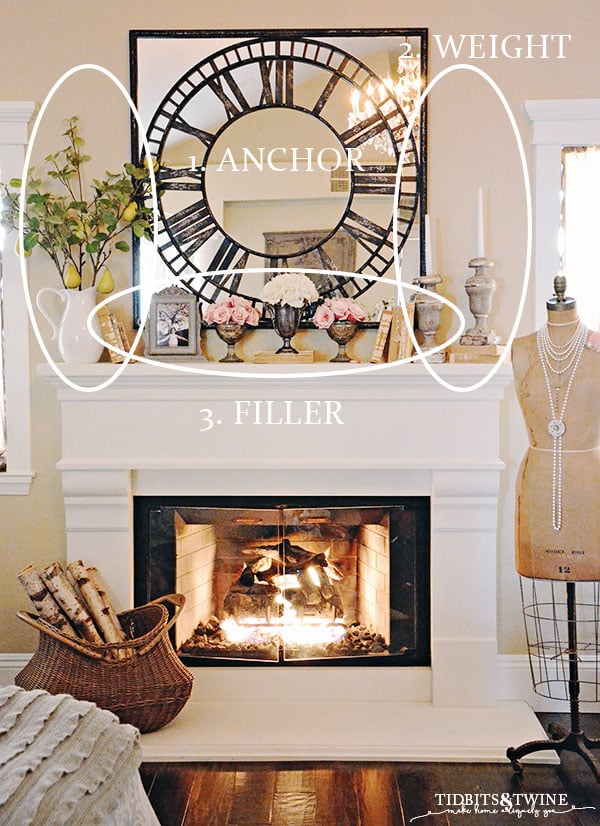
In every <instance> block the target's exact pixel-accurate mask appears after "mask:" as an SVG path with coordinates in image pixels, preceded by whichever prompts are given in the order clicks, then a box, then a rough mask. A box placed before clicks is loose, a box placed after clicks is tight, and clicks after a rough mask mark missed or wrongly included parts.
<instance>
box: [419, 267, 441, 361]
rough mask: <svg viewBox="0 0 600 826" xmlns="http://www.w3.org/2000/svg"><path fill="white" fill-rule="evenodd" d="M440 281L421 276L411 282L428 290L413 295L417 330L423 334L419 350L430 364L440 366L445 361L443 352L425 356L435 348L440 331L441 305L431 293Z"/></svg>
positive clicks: (439, 279) (432, 276) (438, 278)
mask: <svg viewBox="0 0 600 826" xmlns="http://www.w3.org/2000/svg"><path fill="white" fill-rule="evenodd" d="M441 281H442V279H441V278H440V276H439V275H423V276H421V277H420V278H415V280H414V281H413V284H416V285H417V286H419V287H422V288H423V289H426V290H428V292H426V293H422V292H417V293H415V314H416V317H417V329H418V330H419V332H420V333H422V334H423V344H422V346H421V350H422V351H423V355H424V356H425V358H426V359H427V361H428V362H430V363H431V364H442V363H443V362H444V361H445V359H446V356H445V354H444V352H443V351H440V352H439V353H433V354H431V355H427V353H428V351H429V350H433V349H434V348H435V347H436V346H437V342H436V336H437V333H438V330H439V329H440V321H441V315H442V307H443V304H442V302H441V301H440V300H439V299H438V298H436V297H435V295H433V293H435V292H436V287H437V285H438V284H440V283H441Z"/></svg>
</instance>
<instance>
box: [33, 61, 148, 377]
mask: <svg viewBox="0 0 600 826" xmlns="http://www.w3.org/2000/svg"><path fill="white" fill-rule="evenodd" d="M87 69H91V70H93V71H97V72H100V73H101V74H103V75H105V76H106V77H108V78H109V79H110V80H112V82H113V83H114V85H115V86H116V87H117V88H118V89H119V91H120V92H121V94H122V95H123V97H124V98H125V100H126V101H127V104H128V106H129V108H130V110H131V112H132V113H133V115H134V117H135V119H136V122H137V125H138V128H139V130H140V135H141V137H142V144H143V147H144V151H145V152H146V157H147V158H151V153H150V147H149V145H148V140H147V137H146V130H145V129H144V125H143V123H142V120H141V118H140V115H139V112H138V111H137V109H136V106H135V104H134V102H133V100H132V99H131V97H130V95H129V92H128V91H127V89H126V88H125V87H124V86H123V84H122V83H121V81H120V80H119V79H118V78H117V77H115V75H114V74H113V73H112V72H111V71H110V70H109V69H106V68H104V66H99V65H97V64H96V63H81V64H79V65H78V66H73V67H72V68H71V69H69V70H68V71H66V72H65V73H64V74H62V75H61V76H60V77H59V78H58V80H57V81H56V83H55V84H54V85H53V86H52V88H51V89H50V91H49V92H48V94H47V95H46V97H45V98H44V102H43V103H42V105H41V107H40V111H39V112H38V115H37V117H36V119H35V123H34V124H33V128H32V130H31V136H30V138H29V142H28V145H27V151H26V152H25V160H24V161H23V173H22V176H21V189H20V191H19V230H18V231H19V258H20V263H21V280H22V283H23V292H24V294H25V303H26V305H27V312H28V313H29V320H30V321H31V326H32V327H33V332H34V333H35V337H36V339H37V342H38V344H39V346H40V349H41V351H42V353H43V354H44V357H45V359H46V361H47V362H48V364H49V365H50V367H51V368H52V370H53V371H54V373H55V374H56V375H57V376H58V377H59V378H60V379H61V380H62V381H63V382H64V383H65V384H66V385H67V386H68V387H70V388H71V389H72V390H79V391H81V392H82V393H95V392H96V391H98V390H103V389H104V388H106V387H109V385H111V384H112V383H113V382H114V381H116V379H117V378H118V377H119V376H120V375H121V373H122V372H123V371H124V370H125V368H126V367H127V365H128V364H129V362H130V361H131V358H132V354H133V352H134V351H135V348H136V347H137V346H138V343H139V341H140V338H141V336H142V334H143V331H144V323H145V321H146V316H147V312H146V316H145V317H144V320H143V323H142V324H140V327H139V329H138V331H137V333H136V335H135V338H134V340H133V342H132V344H131V347H130V349H129V352H128V353H123V355H124V356H125V360H124V361H123V362H122V364H120V365H119V366H118V368H117V369H116V370H115V371H114V373H113V374H112V375H111V376H109V378H107V379H106V380H105V381H103V382H101V383H100V384H97V385H94V386H92V387H89V386H85V385H84V386H82V385H79V384H77V383H76V382H73V381H71V379H69V378H68V377H67V376H65V374H64V373H63V372H62V370H60V368H59V367H58V365H57V364H56V362H55V361H54V359H53V358H52V356H51V355H50V353H49V352H48V349H47V347H46V345H45V343H44V340H43V338H42V335H41V333H40V329H39V326H38V323H37V320H36V318H35V314H34V312H33V306H32V303H31V297H30V295H29V288H28V285H27V264H26V259H25V255H24V249H25V247H24V243H23V224H24V213H23V210H24V207H25V202H26V198H27V173H28V170H29V164H30V161H31V153H32V151H33V146H34V144H35V139H36V136H37V132H38V129H39V126H40V123H41V121H42V118H43V116H44V113H45V111H46V109H47V108H48V106H49V104H50V101H51V100H52V98H53V97H54V95H55V94H56V92H57V91H58V89H59V88H60V87H61V86H62V84H63V83H64V82H65V80H67V79H68V78H69V77H71V75H74V74H76V73H77V72H80V71H83V70H87ZM148 174H149V177H150V187H151V195H152V209H153V224H152V230H153V234H154V237H155V238H156V237H157V234H158V201H157V197H156V191H157V190H156V178H155V175H154V169H153V165H152V163H151V162H150V161H149V162H148ZM155 272H156V259H155V260H154V262H153V270H152V274H153V279H154V278H155ZM121 294H122V293H119V294H118V295H121ZM115 297H116V296H115ZM96 313H97V308H96V307H95V308H94V309H93V310H92V311H91V312H90V314H89V315H88V317H87V328H88V331H90V332H91V333H92V335H93V336H94V338H96V340H98V337H97V336H96V335H95V333H94V332H93V331H92V329H91V323H92V319H93V318H94V316H95V315H96ZM100 341H101V342H102V343H103V344H104V345H105V346H106V342H105V341H104V340H103V339H100Z"/></svg>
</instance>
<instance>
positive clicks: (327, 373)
mask: <svg viewBox="0 0 600 826" xmlns="http://www.w3.org/2000/svg"><path fill="white" fill-rule="evenodd" d="M224 272H227V273H228V274H231V275H235V274H236V273H242V274H244V273H261V274H262V273H265V272H273V273H281V272H299V273H314V274H318V275H322V274H323V273H324V272H326V273H327V274H328V275H340V276H350V277H352V278H353V277H356V273H351V272H345V271H343V270H315V269H310V268H305V267H304V268H298V267H285V268H275V267H249V268H246V269H243V270H235V269H234V270H214V271H210V272H206V273H203V275H206V276H211V275H223V273H224ZM361 277H362V278H367V279H369V280H373V281H381V282H383V283H386V284H392V285H393V286H395V287H398V285H399V284H400V285H402V286H403V287H406V288H407V289H410V290H412V291H413V292H420V293H425V294H428V293H429V291H428V290H426V289H425V288H424V287H419V286H417V285H416V284H405V283H403V282H398V280H397V279H395V278H384V277H383V276H380V275H369V276H366V275H364V274H363V275H362V276H361ZM169 283H172V282H169ZM140 289H141V285H139V284H135V285H134V286H133V287H127V288H126V289H125V290H121V291H120V292H118V293H112V294H111V295H109V296H107V297H106V298H105V299H103V300H102V301H101V302H100V303H99V304H97V305H96V306H95V307H94V309H93V310H92V311H91V312H90V315H89V316H88V321H89V320H90V319H92V318H93V317H94V315H96V314H97V313H98V312H99V310H101V309H102V307H107V306H109V305H110V303H111V302H112V301H116V300H117V299H118V298H121V296H124V295H129V294H131V293H133V292H135V291H136V290H140ZM436 298H438V299H439V300H440V301H441V302H442V303H443V304H446V305H447V306H448V307H449V308H450V309H451V310H453V311H455V312H456V313H457V315H458V316H459V318H460V319H462V326H460V329H459V330H458V332H457V333H454V335H453V336H452V337H451V338H449V339H448V340H447V341H444V342H443V343H442V344H439V345H438V346H437V347H435V348H434V349H432V350H428V351H427V352H428V354H432V353H437V352H439V351H441V350H443V349H444V348H445V347H448V346H449V345H450V344H452V343H453V342H454V341H456V339H457V338H458V336H459V335H460V334H461V333H462V330H463V329H464V317H463V315H462V313H461V311H460V310H459V309H458V307H456V306H455V305H454V304H453V303H452V302H451V301H450V300H449V299H448V298H446V297H445V296H442V295H438V294H437V293H436ZM88 329H89V331H90V333H91V335H92V336H93V338H95V339H96V341H98V342H100V343H101V344H104V346H105V347H107V348H108V349H109V350H111V351H112V352H113V353H118V354H119V355H122V356H124V355H126V353H125V351H124V350H121V349H120V348H118V347H115V346H114V345H112V344H109V343H108V342H106V341H104V339H103V338H101V337H100V336H99V335H98V334H97V333H96V332H95V331H94V330H93V329H92V328H91V326H89V325H88ZM315 329H317V328H316V327H315ZM421 358H422V356H421V355H420V354H419V353H415V354H414V355H412V356H408V357H407V358H404V359H397V360H395V361H388V362H383V363H381V364H371V363H368V364H365V363H364V362H363V363H361V364H358V365H357V366H356V367H344V368H342V369H340V368H338V369H333V370H331V369H330V370H318V371H316V370H315V371H311V372H309V371H303V372H294V373H286V372H268V373H266V372H265V373H262V372H251V371H247V370H244V371H237V370H230V369H226V368H203V367H198V366H191V365H190V366H186V365H182V364H175V363H173V364H171V363H169V362H166V361H161V362H158V361H155V360H154V359H151V358H146V357H145V356H135V360H136V361H139V362H141V363H143V364H150V365H155V366H159V367H164V368H165V369H167V370H178V371H180V372H182V373H198V374H204V375H208V376H225V377H228V376H231V377H232V378H242V379H282V378H285V379H301V378H311V379H318V378H320V377H321V376H323V377H325V378H327V377H332V376H341V375H346V374H354V373H360V372H372V371H375V370H383V369H385V368H387V367H392V366H394V365H399V364H409V363H411V362H413V361H415V360H416V359H421ZM315 363H316V364H326V363H327V362H315Z"/></svg>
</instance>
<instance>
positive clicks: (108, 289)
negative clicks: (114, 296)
mask: <svg viewBox="0 0 600 826" xmlns="http://www.w3.org/2000/svg"><path fill="white" fill-rule="evenodd" d="M114 288H115V282H114V279H113V277H112V273H111V271H110V270H109V269H108V267H105V268H104V272H103V273H102V278H101V279H100V281H99V282H98V287H97V290H98V292H99V293H104V294H105V295H106V294H108V293H112V291H113V290H114Z"/></svg>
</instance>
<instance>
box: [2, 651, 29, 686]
mask: <svg viewBox="0 0 600 826" xmlns="http://www.w3.org/2000/svg"><path fill="white" fill-rule="evenodd" d="M30 657H31V654H0V685H11V683H14V681H15V677H16V676H17V674H18V673H19V671H20V670H21V669H22V668H24V667H25V665H27V663H28V662H29V658H30Z"/></svg>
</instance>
